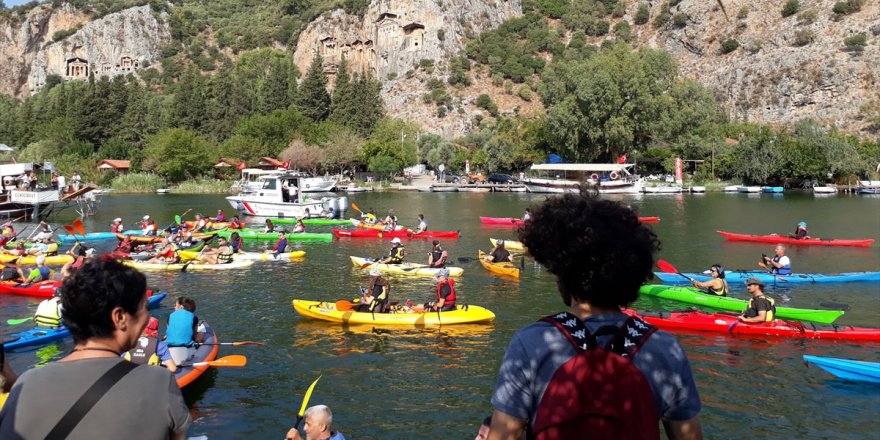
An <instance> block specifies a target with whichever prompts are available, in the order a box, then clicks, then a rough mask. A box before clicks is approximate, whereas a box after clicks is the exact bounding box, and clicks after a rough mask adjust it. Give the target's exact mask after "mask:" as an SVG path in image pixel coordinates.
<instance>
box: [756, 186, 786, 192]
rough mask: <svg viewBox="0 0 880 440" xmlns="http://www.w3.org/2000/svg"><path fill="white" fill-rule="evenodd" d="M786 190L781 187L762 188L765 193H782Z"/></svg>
mask: <svg viewBox="0 0 880 440" xmlns="http://www.w3.org/2000/svg"><path fill="white" fill-rule="evenodd" d="M784 190H785V188H783V187H781V186H762V187H761V191H762V192H765V193H781V192H782V191H784Z"/></svg>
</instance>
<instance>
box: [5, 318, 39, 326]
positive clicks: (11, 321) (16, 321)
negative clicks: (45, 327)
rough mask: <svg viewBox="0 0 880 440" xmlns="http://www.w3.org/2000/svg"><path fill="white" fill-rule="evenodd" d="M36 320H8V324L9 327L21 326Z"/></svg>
mask: <svg viewBox="0 0 880 440" xmlns="http://www.w3.org/2000/svg"><path fill="white" fill-rule="evenodd" d="M33 320H34V318H21V319H7V320H6V324H8V325H19V324H24V323H26V322H30V321H33Z"/></svg>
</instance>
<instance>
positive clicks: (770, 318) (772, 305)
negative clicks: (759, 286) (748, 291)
mask: <svg viewBox="0 0 880 440" xmlns="http://www.w3.org/2000/svg"><path fill="white" fill-rule="evenodd" d="M759 298H764V299H766V300H767V302H769V303H770V310H768V311H767V315H766V316H765V318H764V322H771V321H773V319H775V318H776V300H774V299H773V298H770V297H769V296H767V295H763V296H760V297H759ZM756 299H757V298H750V299H749V305H748V308H749V309H751V308H752V304H753V303H754V302H755V300H756Z"/></svg>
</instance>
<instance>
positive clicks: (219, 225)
mask: <svg viewBox="0 0 880 440" xmlns="http://www.w3.org/2000/svg"><path fill="white" fill-rule="evenodd" d="M183 224H185V225H186V227H187V228H193V227H195V226H196V222H195V221H193V220H187V221H185V222H183ZM243 225H244V224H243V223H242V226H241V227H239V228H234V227H232V223H230V222H206V223H205V230H206V231H217V230H220V229H242V228H244V226H243Z"/></svg>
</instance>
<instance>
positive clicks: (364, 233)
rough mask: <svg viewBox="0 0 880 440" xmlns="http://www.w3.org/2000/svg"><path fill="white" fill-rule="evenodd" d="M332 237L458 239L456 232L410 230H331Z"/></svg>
mask: <svg viewBox="0 0 880 440" xmlns="http://www.w3.org/2000/svg"><path fill="white" fill-rule="evenodd" d="M333 235H335V236H337V237H339V238H343V237H348V238H458V231H425V232H422V233H419V234H416V233H414V232H412V231H410V230H398V231H378V230H375V229H354V230H349V229H333Z"/></svg>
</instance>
